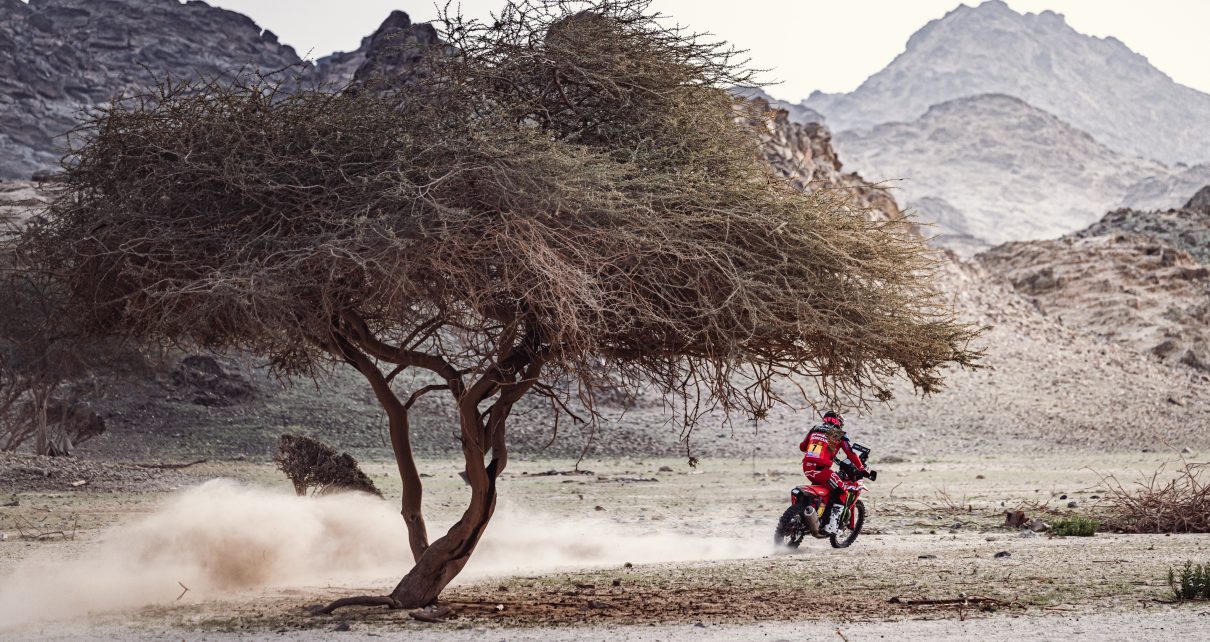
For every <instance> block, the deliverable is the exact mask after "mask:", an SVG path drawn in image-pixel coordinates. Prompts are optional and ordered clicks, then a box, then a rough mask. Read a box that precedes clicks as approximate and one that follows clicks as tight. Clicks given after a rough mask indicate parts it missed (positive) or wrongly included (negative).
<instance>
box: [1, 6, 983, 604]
mask: <svg viewBox="0 0 1210 642" xmlns="http://www.w3.org/2000/svg"><path fill="white" fill-rule="evenodd" d="M648 5H649V3H648V2H647V1H645V0H602V1H596V2H583V3H569V2H541V1H537V2H513V3H510V4H509V5H508V6H507V7H506V9H504V10H503V11H502V12H501V13H500V14H498V15H497V16H495V19H494V21H493V22H491V23H481V22H476V21H470V20H464V19H462V18H461V17H459V16H449V17H447V19H446V21H445V22H444V24H442V25H441V28H442V34H443V37H444V38H445V40H446V41H447V42H448V44H449V50H450V51H448V52H445V53H443V54H442V55H440V56H435V57H434V58H433V60H432V61H431V64H432V72H431V73H429V74H426V75H425V77H424V78H423V80H421V81H420V82H416V83H413V84H409V85H408V86H406V87H402V88H398V89H397V90H393V91H392V90H384V89H383V88H384V87H390V82H389V80H390V79H389V78H382V79H379V80H380V81H381V82H379V83H377V84H375V85H373V86H371V85H370V84H367V85H365V86H363V87H360V88H354V90H350V91H344V92H339V93H332V92H327V91H324V90H319V89H316V90H309V91H302V92H297V93H283V92H281V91H278V90H277V85H276V84H275V83H274V82H273V81H270V80H265V79H262V78H259V77H254V76H247V77H244V78H241V79H240V80H238V81H237V82H235V83H219V82H211V83H191V82H184V83H179V84H166V85H164V86H163V87H161V88H160V90H159V91H158V92H156V93H154V94H152V95H144V96H137V97H133V98H129V99H126V100H121V101H116V102H115V103H113V105H112V106H110V107H108V108H106V109H104V110H103V111H102V112H101V113H100V114H99V115H98V116H97V117H96V118H95V119H93V120H91V121H90V122H89V123H88V124H87V126H86V129H85V131H84V133H85V134H86V136H85V138H84V139H83V143H82V144H81V146H79V148H78V149H76V150H75V158H76V160H74V161H73V162H72V163H71V164H70V165H68V166H67V168H66V171H65V174H64V175H63V177H62V181H63V183H64V187H65V196H63V197H62V198H59V199H58V200H56V201H55V203H54V204H53V206H52V207H51V208H50V210H49V212H48V213H47V216H46V217H45V218H44V219H43V220H42V221H41V222H39V223H37V224H35V225H34V226H33V227H32V228H31V230H30V232H29V233H28V235H27V237H26V239H25V241H24V246H23V250H24V254H25V256H26V257H27V258H28V259H29V260H30V261H32V262H33V263H34V264H35V265H37V266H39V267H41V268H44V269H46V270H49V271H50V272H52V273H54V274H56V275H58V276H59V277H60V278H61V280H62V282H63V284H64V285H65V286H66V288H67V291H68V292H69V293H70V294H71V301H72V303H73V305H74V314H76V315H78V317H79V318H80V319H82V320H84V321H85V322H86V323H87V325H88V326H89V327H90V328H92V329H93V330H94V331H96V332H99V333H106V334H112V333H118V334H123V335H128V336H133V337H137V338H140V339H144V340H161V341H171V342H182V343H187V344H191V345H200V346H205V347H211V348H235V349H241V350H248V351H251V352H253V353H256V354H260V355H263V356H265V357H266V358H268V359H269V361H270V362H271V363H272V364H273V365H274V366H276V367H277V368H279V369H280V370H281V371H283V372H286V373H307V372H311V371H313V370H314V369H315V368H317V367H319V366H320V365H322V364H323V363H326V362H328V361H329V360H330V359H332V358H335V359H336V360H338V361H344V362H347V363H349V364H352V365H353V366H354V367H356V368H357V369H358V370H359V371H361V372H362V373H363V374H365V375H366V377H367V379H368V380H369V382H370V384H371V385H372V386H373V387H374V390H375V392H376V393H377V395H378V398H379V400H380V401H382V402H383V404H384V406H385V407H386V408H387V411H388V414H389V415H390V416H391V419H392V428H391V430H392V440H393V445H394V446H395V452H396V457H397V459H398V460H399V463H400V472H401V475H403V476H404V480H405V498H404V504H405V508H404V516H405V520H407V521H408V524H409V528H410V530H411V533H412V543H413V551H414V552H415V553H416V555H417V558H418V566H417V568H418V569H421V567H422V566H423V563H422V562H421V558H422V556H424V555H425V554H426V551H427V550H428V549H429V548H430V547H429V544H428V541H427V535H426V534H423V522H422V521H418V520H419V508H418V502H419V488H420V487H419V478H418V477H416V475H415V465H414V462H411V454H410V449H409V448H408V445H407V439H408V438H407V423H406V413H407V409H408V406H409V405H410V403H411V401H410V400H409V401H408V402H403V403H401V402H400V400H399V397H398V396H397V395H396V392H395V390H394V389H393V388H392V380H393V378H394V377H395V375H396V374H397V373H398V372H400V371H403V370H406V369H410V368H417V369H423V370H428V371H431V372H432V373H434V374H435V375H436V376H437V377H438V378H439V380H440V381H443V382H444V384H442V385H438V386H427V387H425V388H424V389H421V390H418V391H415V392H414V395H415V394H422V393H425V392H430V391H436V390H442V389H443V390H447V391H448V393H449V394H450V395H451V400H452V401H453V403H455V404H456V405H457V407H458V408H459V410H460V417H461V419H460V422H461V432H462V436H463V447H464V453H465V454H466V461H467V467H468V468H467V470H468V476H469V479H470V482H471V485H472V487H473V489H474V496H473V498H472V504H471V507H470V508H468V511H467V514H466V515H465V516H464V519H463V520H462V521H460V522H459V524H458V525H456V526H455V527H454V529H451V531H450V535H449V536H447V538H443V540H442V541H444V539H449V538H450V537H453V536H454V535H455V531H458V533H457V535H458V537H456V538H454V539H457V540H458V541H456V542H452V543H450V544H449V545H448V546H446V548H445V549H443V551H442V552H441V553H440V554H438V553H432V555H434V556H439V555H444V556H445V557H444V558H443V559H444V560H445V561H444V562H443V564H438V565H437V566H431V567H428V568H427V569H421V570H420V571H416V570H414V571H413V572H414V573H416V572H422V573H423V572H427V573H430V574H436V575H440V576H442V577H445V576H446V575H448V578H452V576H453V575H452V574H450V573H451V572H452V573H454V574H456V573H457V570H458V569H460V568H461V564H452V565H451V563H450V560H455V559H461V560H462V563H464V562H465V556H464V554H465V555H469V554H470V550H471V549H473V547H474V543H475V542H476V541H477V539H478V534H479V532H480V531H481V528H482V525H484V524H485V523H486V519H487V517H488V516H490V513H491V508H492V507H493V506H494V501H495V488H494V479H495V476H496V475H498V474H499V471H500V470H501V469H502V468H503V466H504V462H505V461H506V458H505V456H504V454H505V452H506V439H505V419H506V418H507V416H508V413H509V411H510V409H511V407H512V404H513V403H515V402H516V400H517V399H519V398H520V397H521V396H522V395H523V394H525V393H527V392H531V391H532V392H535V393H538V394H557V393H556V389H555V388H554V387H551V386H549V385H548V384H549V383H550V382H553V381H557V380H560V379H562V380H568V381H573V382H576V383H578V384H579V389H581V390H587V391H589V393H588V394H589V396H590V397H591V391H592V390H593V389H594V388H595V387H598V386H602V385H609V386H619V385H620V386H638V385H651V384H654V385H655V386H656V387H657V388H658V389H659V390H660V391H662V392H663V393H665V394H673V395H678V394H679V395H683V396H685V397H686V398H694V399H699V396H700V399H699V400H703V401H705V403H706V405H711V404H717V405H720V406H721V407H723V408H724V409H727V410H729V411H740V412H745V413H750V414H753V415H760V414H762V413H763V412H765V411H766V410H767V409H768V408H769V407H770V406H771V405H772V404H773V403H776V402H777V401H779V399H778V397H777V394H776V393H775V392H774V389H773V387H772V382H773V381H775V380H776V379H777V378H779V377H785V376H801V377H811V378H813V380H814V381H816V382H817V384H818V386H819V392H820V393H821V394H822V396H823V398H825V399H828V400H833V401H843V400H847V401H849V402H851V403H853V402H857V403H860V402H862V401H863V400H864V399H866V398H868V397H873V398H886V397H887V396H888V394H889V393H887V392H886V385H887V382H888V380H889V379H890V378H891V377H893V376H895V375H896V374H902V375H903V376H905V377H906V378H907V379H909V380H910V381H911V382H912V383H913V384H914V385H915V386H916V387H917V388H918V389H920V390H922V391H924V392H932V391H934V390H937V389H938V388H939V386H940V384H941V377H940V374H939V373H940V370H941V369H942V368H943V367H945V366H947V365H953V364H956V365H959V366H969V365H972V364H973V363H974V361H975V359H976V358H977V356H978V355H977V354H976V353H974V352H972V351H971V350H970V349H968V347H967V343H968V341H969V340H970V339H971V338H972V337H973V336H974V335H975V334H976V330H975V329H974V328H972V327H969V326H966V325H963V324H960V323H957V322H955V321H954V319H953V318H952V316H951V315H950V314H949V313H948V311H947V310H946V309H945V307H944V306H943V305H942V302H941V299H940V298H939V296H938V294H937V292H936V291H935V290H934V289H933V287H932V285H931V276H932V273H933V270H934V265H933V264H932V259H930V258H929V256H928V255H927V254H926V252H925V248H924V247H923V244H922V241H921V240H920V239H919V238H918V237H917V236H915V235H914V234H913V233H911V231H910V230H909V229H908V226H907V225H906V224H905V223H904V222H901V221H890V222H887V221H882V222H872V221H870V220H867V218H866V217H863V216H861V215H860V214H855V213H853V212H852V211H850V210H849V209H847V208H845V207H842V205H843V195H842V194H838V193H835V192H828V191H817V192H814V193H804V192H801V191H798V190H796V189H794V188H793V187H792V186H790V185H789V184H788V183H786V181H785V180H783V179H780V178H777V177H775V176H774V175H773V173H772V172H771V171H770V170H769V168H768V167H766V166H765V165H764V164H763V163H762V162H761V161H760V160H759V154H758V152H759V148H758V146H759V144H760V138H759V133H758V130H757V129H756V127H755V126H754V123H759V122H760V120H759V119H760V118H763V117H765V115H763V114H755V113H751V109H752V108H751V106H750V105H749V104H748V103H745V102H743V101H740V100H737V99H736V98H734V97H732V95H731V94H730V93H729V92H728V91H727V88H728V87H731V86H734V85H742V84H750V81H751V78H750V77H749V74H748V72H746V71H745V70H744V68H743V66H742V64H741V63H740V62H738V61H737V60H736V58H735V55H736V54H735V52H732V51H730V50H728V49H726V48H725V47H722V46H720V45H717V44H713V43H711V42H709V41H708V40H705V39H703V38H701V37H698V36H695V35H693V34H690V33H687V32H684V31H682V30H680V29H677V28H672V27H669V26H668V25H667V23H666V21H665V20H663V19H661V18H659V17H658V16H655V15H653V14H651V13H650V11H649V7H648ZM383 366H385V367H386V368H387V370H385V371H384V370H383V369H382V367H383ZM414 395H413V397H412V399H414ZM697 407H700V406H697ZM695 416H696V413H695V412H694V411H692V410H690V411H688V412H687V414H686V416H685V417H684V419H685V420H686V421H689V422H691V421H692V420H693V419H694V417H695ZM488 452H490V453H491V455H492V459H493V461H492V464H491V465H489V466H488V467H486V468H484V465H483V457H484V454H485V453H488ZM476 458H477V461H478V463H476V462H475V460H476ZM409 485H411V487H412V489H413V490H412V494H411V495H410V496H409ZM409 497H411V499H409ZM412 500H414V503H415V504H416V505H415V506H414V507H413V508H415V510H414V511H410V510H409V502H410V501H412ZM409 513H412V516H411V517H409ZM417 523H418V524H419V529H420V531H421V535H422V536H417V533H416V529H415V528H414V527H415V526H416V525H417ZM459 529H461V530H459ZM433 547H434V548H436V547H438V543H434V544H433ZM459 556H463V557H461V558H459ZM409 577H411V575H409ZM448 578H446V579H445V581H448ZM406 582H407V578H405V583H406ZM441 586H444V583H442V584H441ZM402 587H403V583H401V589H397V590H396V592H395V593H393V594H392V597H391V598H390V599H392V600H394V602H393V603H391V602H383V603H391V604H392V605H406V604H408V603H411V602H416V601H417V600H421V601H423V599H429V597H431V596H430V595H429V593H423V595H420V594H412V593H408V592H407V591H403V592H401V590H402ZM437 590H440V589H439V588H438V589H437ZM418 595H419V597H418ZM434 595H435V594H434ZM422 598H423V599H422Z"/></svg>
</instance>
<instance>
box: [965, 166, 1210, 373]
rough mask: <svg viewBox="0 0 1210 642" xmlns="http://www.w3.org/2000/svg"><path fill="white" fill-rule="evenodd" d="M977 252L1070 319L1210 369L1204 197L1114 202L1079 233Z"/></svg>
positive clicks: (1209, 232) (1209, 242) (1208, 221)
mask: <svg viewBox="0 0 1210 642" xmlns="http://www.w3.org/2000/svg"><path fill="white" fill-rule="evenodd" d="M1206 194H1207V196H1208V197H1210V188H1208V189H1207V190H1206ZM977 258H978V260H979V262H980V263H981V264H982V265H983V266H985V267H986V268H987V269H988V270H989V271H991V272H993V273H996V274H998V275H1000V276H1002V277H1004V278H1005V279H1007V280H1008V281H1009V282H1010V283H1012V285H1013V287H1014V288H1015V289H1016V291H1017V292H1018V293H1020V294H1021V295H1022V296H1025V297H1027V298H1028V299H1029V300H1030V301H1031V302H1032V303H1033V304H1034V305H1036V306H1037V307H1038V309H1039V310H1040V311H1041V312H1043V313H1044V314H1046V315H1048V316H1054V317H1055V318H1056V319H1058V320H1059V321H1060V322H1061V323H1063V324H1064V325H1067V326H1070V327H1073V328H1079V329H1083V330H1086V331H1091V332H1092V333H1094V334H1096V335H1098V336H1101V337H1104V338H1106V339H1108V340H1110V341H1113V342H1115V343H1118V344H1121V345H1123V346H1126V347H1129V348H1131V349H1134V350H1136V351H1139V352H1143V353H1150V354H1152V355H1155V356H1156V357H1158V358H1159V359H1160V360H1163V361H1165V362H1170V363H1181V364H1184V365H1187V366H1191V367H1193V368H1197V369H1200V370H1205V371H1210V207H1204V206H1201V204H1200V202H1194V201H1191V202H1190V203H1188V204H1187V206H1186V208H1182V209H1179V210H1167V211H1151V212H1140V211H1136V210H1116V211H1114V212H1110V213H1109V214H1107V215H1106V216H1105V217H1104V218H1102V219H1101V220H1100V221H1098V222H1097V223H1095V224H1093V225H1092V226H1090V227H1088V228H1087V229H1085V230H1082V231H1080V232H1078V233H1075V234H1070V235H1067V236H1064V237H1063V238H1060V239H1056V240H1049V241H1028V242H1016V243H1007V244H1005V245H1001V246H999V247H996V248H993V249H992V250H989V251H987V252H984V253H982V254H980V255H979V256H978V257H977Z"/></svg>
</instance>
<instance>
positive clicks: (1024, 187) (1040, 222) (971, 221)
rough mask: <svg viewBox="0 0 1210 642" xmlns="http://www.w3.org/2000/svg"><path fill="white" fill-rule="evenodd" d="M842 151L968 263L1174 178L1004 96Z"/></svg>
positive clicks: (942, 112)
mask: <svg viewBox="0 0 1210 642" xmlns="http://www.w3.org/2000/svg"><path fill="white" fill-rule="evenodd" d="M836 147H837V148H838V150H839V151H840V153H841V155H842V156H843V157H844V158H845V159H847V160H848V161H849V163H850V164H851V165H852V166H854V167H856V168H857V169H858V171H860V172H861V174H862V175H863V176H865V177H867V178H869V179H870V180H873V181H892V183H891V184H892V185H893V186H894V187H895V188H896V190H897V197H898V199H899V200H900V201H901V202H902V203H904V206H905V207H906V208H909V209H913V210H916V211H917V212H918V213H919V216H920V219H921V221H924V222H930V223H935V224H936V227H935V228H934V229H933V230H931V232H932V233H933V234H935V235H936V239H935V242H936V243H937V244H939V245H941V246H944V247H948V248H950V249H953V250H954V251H956V252H958V253H959V254H960V255H963V256H970V255H971V254H973V253H975V252H977V251H979V250H982V249H986V248H988V247H991V246H993V245H997V244H1000V243H1004V242H1007V241H1011V240H1020V239H1035V238H1048V237H1049V238H1053V237H1057V236H1060V235H1062V234H1065V233H1067V232H1072V231H1075V230H1078V229H1080V228H1082V227H1084V226H1086V225H1088V224H1089V223H1091V222H1092V221H1095V220H1096V219H1097V218H1098V217H1100V216H1101V214H1103V213H1104V212H1105V211H1106V210H1109V209H1111V208H1113V207H1116V206H1117V205H1118V203H1119V201H1120V200H1121V199H1122V198H1123V197H1124V195H1125V194H1126V193H1127V192H1128V191H1129V189H1130V188H1131V186H1133V185H1135V184H1137V183H1138V182H1139V181H1141V180H1143V179H1145V178H1147V177H1150V176H1155V175H1157V174H1164V173H1166V172H1168V169H1167V168H1166V167H1165V166H1164V165H1162V164H1160V163H1157V162H1154V161H1149V160H1144V159H1142V158H1138V157H1134V156H1130V155H1126V154H1121V153H1118V152H1115V151H1113V150H1111V149H1109V148H1108V147H1106V146H1105V145H1102V144H1101V143H1099V142H1098V141H1096V140H1094V139H1093V138H1092V137H1091V136H1089V135H1088V134H1086V133H1085V132H1082V131H1080V130H1078V129H1075V128H1073V127H1071V126H1070V125H1068V124H1067V123H1065V122H1064V121H1063V120H1061V119H1059V118H1058V117H1056V116H1055V115H1053V114H1051V113H1048V112H1046V111H1043V110H1041V109H1037V108H1035V107H1033V106H1031V105H1029V104H1028V103H1026V102H1025V101H1022V100H1020V99H1018V98H1014V97H1012V96H1006V95H1003V94H987V95H981V96H972V97H968V98H960V99H957V100H952V101H949V102H946V103H942V104H940V105H935V106H933V107H931V108H929V109H928V111H927V112H925V113H924V115H923V116H921V117H920V118H918V119H916V120H915V121H913V122H909V123H888V124H883V125H878V126H876V127H873V128H872V129H869V130H863V131H849V132H842V133H840V134H837V135H836ZM896 179H903V180H896Z"/></svg>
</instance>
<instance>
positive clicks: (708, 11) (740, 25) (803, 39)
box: [208, 0, 1210, 101]
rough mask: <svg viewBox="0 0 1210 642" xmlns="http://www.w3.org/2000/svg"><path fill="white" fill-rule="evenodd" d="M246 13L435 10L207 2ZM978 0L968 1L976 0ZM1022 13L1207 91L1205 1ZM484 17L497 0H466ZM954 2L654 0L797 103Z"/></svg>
mask: <svg viewBox="0 0 1210 642" xmlns="http://www.w3.org/2000/svg"><path fill="white" fill-rule="evenodd" d="M208 2H209V3H210V4H212V5H216V6H220V7H224V8H227V9H231V10H234V11H239V12H240V13H243V14H245V15H248V16H249V17H251V18H252V19H253V20H255V21H256V22H257V24H259V25H260V26H261V27H262V28H264V29H269V30H271V31H273V32H274V33H276V34H277V35H278V37H279V38H280V39H281V41H282V42H284V43H286V44H289V45H292V46H293V47H294V48H295V49H296V50H297V51H298V53H299V55H302V56H304V57H309V58H320V57H323V56H326V55H328V54H330V53H332V52H333V51H348V50H351V49H356V48H357V46H358V44H359V43H360V41H361V38H362V37H363V36H366V35H369V34H370V33H373V31H374V30H375V29H376V28H377V27H378V25H379V24H381V23H382V21H383V19H384V18H386V16H387V14H389V13H390V11H391V10H392V9H401V10H403V11H406V12H407V13H408V15H410V16H411V17H412V19H413V20H414V21H416V22H425V21H428V20H431V19H432V18H433V17H435V15H436V9H435V5H434V4H433V3H432V0H208ZM442 2H443V3H444V0H442ZM980 2H982V0H967V2H966V3H967V4H972V5H973V4H978V3H980ZM1007 3H1008V5H1009V6H1010V7H1012V8H1013V9H1014V10H1016V11H1017V12H1020V13H1026V12H1033V13H1038V12H1041V11H1043V10H1046V9H1050V10H1051V11H1054V12H1056V13H1061V14H1063V15H1064V16H1065V17H1066V18H1067V23H1068V24H1069V25H1071V26H1072V27H1073V28H1074V29H1075V30H1076V31H1079V32H1080V33H1083V34H1087V35H1092V36H1099V37H1105V36H1114V37H1116V38H1117V39H1118V40H1121V41H1122V42H1124V43H1126V46H1128V47H1130V48H1131V49H1133V50H1134V51H1136V52H1138V53H1140V54H1142V55H1144V56H1146V57H1147V58H1148V59H1149V60H1150V61H1151V64H1153V65H1155V66H1156V67H1157V68H1159V69H1160V70H1161V71H1163V72H1164V73H1166V74H1168V75H1169V76H1171V77H1172V78H1173V79H1174V80H1176V81H1177V82H1179V83H1181V84H1184V85H1187V86H1189V87H1193V88H1195V89H1198V90H1201V91H1204V92H1207V93H1210V38H1208V37H1206V28H1207V25H1210V1H1207V0H1007ZM461 4H462V9H463V12H464V13H465V14H467V15H471V16H476V17H486V16H487V15H488V13H489V12H491V11H492V10H494V9H498V8H499V7H500V5H501V1H500V0H462V3H461ZM958 5H959V2H958V1H957V0H781V1H773V0H748V1H746V2H736V1H734V0H730V1H724V0H655V1H654V4H653V6H654V8H655V9H656V10H658V11H660V12H662V13H664V14H667V15H669V16H671V17H672V18H673V19H674V20H675V21H676V22H678V23H680V24H682V25H686V26H688V27H690V28H692V29H693V30H695V31H706V32H710V33H712V34H715V35H717V36H719V37H720V38H722V39H724V40H727V41H729V42H731V43H733V44H734V45H736V46H737V47H739V48H741V49H747V50H748V51H749V55H750V57H751V58H752V65H753V66H754V67H757V68H761V69H768V70H770V71H769V73H768V74H766V75H767V80H769V81H780V84H777V85H775V86H772V87H769V88H768V91H769V93H771V94H773V95H774V96H776V97H778V98H782V99H787V100H791V101H797V100H799V99H802V98H805V97H806V96H807V94H809V93H810V92H811V91H812V90H815V89H822V90H823V91H826V92H845V91H852V90H853V89H855V88H856V87H857V85H859V84H861V82H862V81H863V80H865V79H866V78H867V77H868V76H870V75H871V74H873V73H875V72H877V71H878V70H879V69H882V68H883V67H885V66H886V65H887V63H889V62H890V61H891V60H892V59H893V58H894V57H895V56H896V55H898V54H899V53H900V52H902V51H903V49H904V46H905V45H906V44H907V39H908V37H909V36H911V35H912V33H913V32H915V31H916V30H917V29H919V28H920V27H922V26H924V24H925V23H926V22H928V21H929V20H932V19H935V18H940V17H941V16H943V15H945V13H946V12H948V11H950V10H951V9H953V8H955V7H957V6H958Z"/></svg>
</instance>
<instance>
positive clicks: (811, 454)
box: [798, 428, 865, 500]
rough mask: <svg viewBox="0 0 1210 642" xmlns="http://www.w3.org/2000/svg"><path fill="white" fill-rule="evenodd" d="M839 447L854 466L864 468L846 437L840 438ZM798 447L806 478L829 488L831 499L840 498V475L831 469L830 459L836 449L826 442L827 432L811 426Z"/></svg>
mask: <svg viewBox="0 0 1210 642" xmlns="http://www.w3.org/2000/svg"><path fill="white" fill-rule="evenodd" d="M840 448H841V449H843V450H844V454H845V456H846V457H848V458H849V463H851V464H852V465H853V467H854V468H856V469H857V470H861V471H864V470H865V464H863V463H861V458H860V457H858V456H857V453H854V452H853V449H852V448H851V447H850V446H849V438H848V437H844V438H842V439H841V440H840ZM798 449H799V450H801V451H803V453H805V454H804V455H803V458H802V472H803V474H804V475H806V476H807V479H809V480H811V483H812V484H818V485H820V486H827V487H829V488H831V489H832V499H833V500H837V499H840V496H839V495H840V494H839V492H838V491H839V490H840V487H841V486H840V475H837V474H836V472H835V471H833V470H832V459H833V458H835V457H836V450H833V449H832V447H831V446H830V445H829V444H828V434H827V433H826V432H825V431H824V429H822V428H812V429H811V431H810V432H808V433H807V436H806V437H805V438H804V439H803V440H802V443H801V444H799V445H798Z"/></svg>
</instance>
